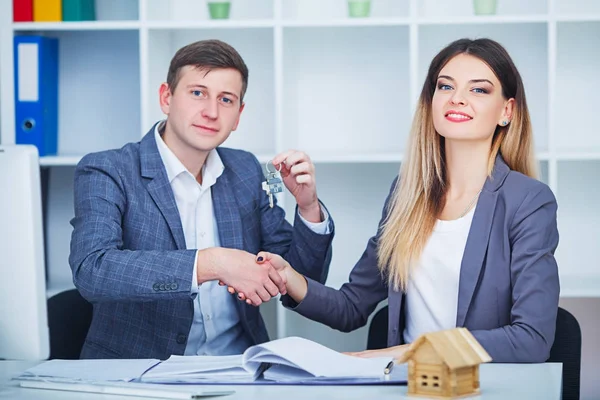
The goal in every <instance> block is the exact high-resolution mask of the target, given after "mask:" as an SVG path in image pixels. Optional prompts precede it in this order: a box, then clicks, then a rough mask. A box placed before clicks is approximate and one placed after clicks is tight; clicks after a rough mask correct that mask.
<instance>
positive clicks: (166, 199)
mask: <svg viewBox="0 0 600 400" xmlns="http://www.w3.org/2000/svg"><path fill="white" fill-rule="evenodd" d="M140 164H141V169H142V176H143V177H144V178H147V179H150V181H149V182H148V184H147V186H146V187H147V189H148V193H150V197H152V199H153V200H154V202H155V203H156V206H157V207H158V209H159V210H160V212H161V214H162V215H163V217H164V218H165V220H166V221H167V225H168V226H169V230H170V231H171V235H172V236H173V239H174V240H175V244H176V245H177V248H178V249H180V250H184V249H186V245H185V236H184V234H183V227H182V226H181V218H180V217H179V210H178V209H177V203H176V202H175V196H174V195H173V189H172V188H171V184H170V183H169V179H168V178H167V172H166V171H165V167H164V164H163V161H162V158H161V157H160V153H159V152H158V148H157V147H156V141H155V139H154V127H153V128H152V129H151V130H150V131H149V132H148V133H147V134H146V136H144V138H143V139H142V142H141V143H140Z"/></svg>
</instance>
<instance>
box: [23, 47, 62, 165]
mask: <svg viewBox="0 0 600 400" xmlns="http://www.w3.org/2000/svg"><path fill="white" fill-rule="evenodd" d="M14 60H15V61H14V62H15V66H14V67H15V68H14V70H15V125H16V134H15V138H16V143H17V144H31V145H34V146H36V147H37V148H38V152H39V155H40V156H46V155H55V154H56V152H57V145H58V39H55V38H49V37H44V36H15V37H14Z"/></svg>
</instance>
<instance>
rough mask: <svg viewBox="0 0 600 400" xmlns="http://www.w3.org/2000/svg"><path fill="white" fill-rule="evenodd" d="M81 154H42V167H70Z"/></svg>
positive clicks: (77, 161) (78, 159) (77, 160)
mask: <svg viewBox="0 0 600 400" xmlns="http://www.w3.org/2000/svg"><path fill="white" fill-rule="evenodd" d="M82 157H83V156H82V155H77V156H76V155H74V156H44V157H40V166H42V167H72V166H76V165H77V163H79V161H80V160H81V158H82Z"/></svg>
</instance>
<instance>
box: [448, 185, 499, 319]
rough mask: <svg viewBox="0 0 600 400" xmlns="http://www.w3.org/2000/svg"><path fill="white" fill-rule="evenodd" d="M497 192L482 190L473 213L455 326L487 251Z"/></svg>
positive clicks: (465, 313)
mask: <svg viewBox="0 0 600 400" xmlns="http://www.w3.org/2000/svg"><path fill="white" fill-rule="evenodd" d="M497 198H498V193H496V192H493V193H490V192H486V191H482V192H481V195H480V197H479V201H478V203H477V208H476V209H475V214H474V215H473V222H471V229H470V231H469V235H468V237H467V245H466V247H465V252H464V255H463V259H462V264H461V267H460V280H459V289H458V309H457V313H456V326H458V327H460V326H463V324H464V323H465V318H466V316H467V310H468V309H469V305H470V304H471V299H472V298H473V293H474V292H475V286H477V281H478V280H479V274H480V272H481V267H482V266H483V259H484V257H485V253H486V252H487V247H488V241H489V239H490V231H491V229H492V220H493V218H494V210H495V208H496V200H497Z"/></svg>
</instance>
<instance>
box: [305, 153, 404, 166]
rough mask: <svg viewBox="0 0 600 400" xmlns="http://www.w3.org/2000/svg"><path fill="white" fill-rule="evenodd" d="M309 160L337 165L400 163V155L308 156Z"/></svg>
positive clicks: (313, 154)
mask: <svg viewBox="0 0 600 400" xmlns="http://www.w3.org/2000/svg"><path fill="white" fill-rule="evenodd" d="M309 156H310V158H311V160H313V162H315V163H319V164H337V163H342V164H345V163H370V164H378V163H400V162H401V161H402V153H378V154H360V153H358V154H356V153H350V154H337V155H335V154H334V155H332V154H319V153H312V154H309Z"/></svg>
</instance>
